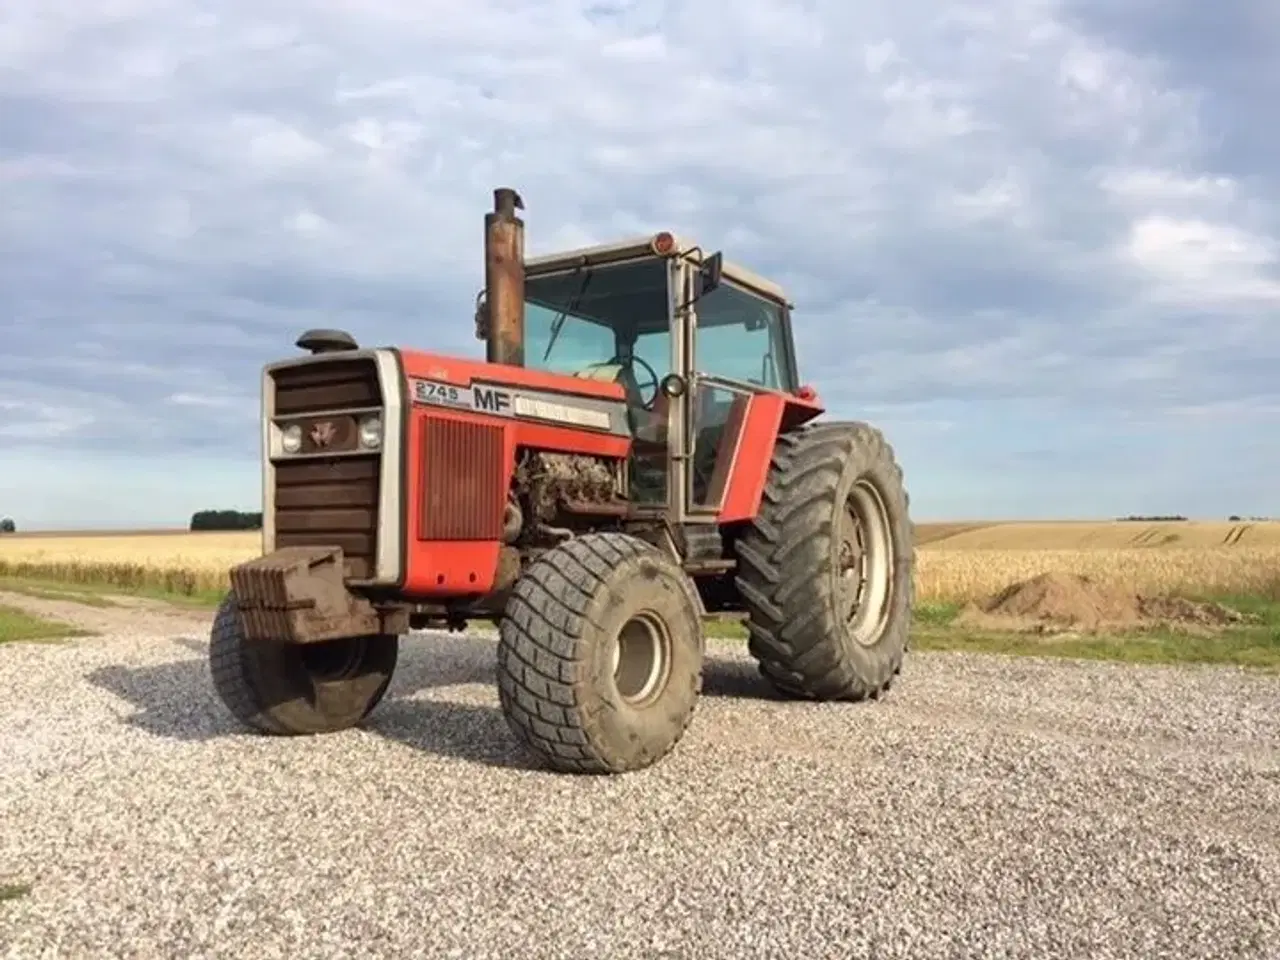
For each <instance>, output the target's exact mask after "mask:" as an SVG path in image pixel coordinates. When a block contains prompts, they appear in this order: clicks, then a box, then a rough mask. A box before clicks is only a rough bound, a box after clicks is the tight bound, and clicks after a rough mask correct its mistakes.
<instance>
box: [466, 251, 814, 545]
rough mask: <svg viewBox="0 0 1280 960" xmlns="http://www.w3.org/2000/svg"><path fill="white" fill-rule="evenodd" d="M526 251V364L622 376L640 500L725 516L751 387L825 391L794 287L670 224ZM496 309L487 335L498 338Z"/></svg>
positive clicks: (678, 514)
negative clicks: (803, 381) (798, 326)
mask: <svg viewBox="0 0 1280 960" xmlns="http://www.w3.org/2000/svg"><path fill="white" fill-rule="evenodd" d="M523 262H524V276H523V289H522V292H521V294H520V296H521V301H522V308H523V309H522V312H523V331H522V334H521V335H520V342H521V343H522V345H523V351H522V353H523V355H522V357H520V358H519V359H520V360H521V361H522V363H521V364H520V365H522V366H524V367H526V368H528V369H531V370H541V371H546V372H551V373H559V374H567V375H571V376H575V377H580V378H586V379H593V380H604V381H609V382H614V383H618V384H620V385H621V386H622V387H623V390H624V392H625V396H626V405H627V415H628V423H629V425H630V428H631V433H632V437H633V444H632V450H631V456H630V463H629V474H630V484H629V499H630V501H631V502H632V503H633V504H635V505H636V506H637V507H638V508H644V507H646V506H648V507H652V508H654V509H655V510H658V509H661V510H663V511H665V512H666V513H667V515H668V516H671V517H673V518H674V519H677V520H679V521H680V522H685V523H697V522H700V521H702V522H712V521H715V520H716V519H717V518H718V517H719V515H720V512H721V508H722V506H723V503H724V498H725V495H726V492H727V482H728V479H729V475H730V466H731V464H732V461H733V458H734V456H735V453H736V451H737V448H738V445H739V443H740V441H741V439H742V431H743V427H744V421H745V414H746V409H747V405H748V401H749V400H750V398H751V397H752V396H754V395H756V394H759V393H775V394H787V395H790V396H791V397H792V398H793V399H795V398H796V397H797V395H800V396H802V397H803V400H802V402H805V401H812V399H813V398H812V395H810V394H807V393H802V392H801V388H800V385H799V382H798V376H797V373H796V358H795V347H794V342H793V339H792V333H791V318H790V310H789V304H788V302H787V299H786V296H785V295H784V293H783V291H782V289H781V288H780V287H778V286H777V285H776V284H773V283H771V282H769V281H768V280H765V279H764V278H762V277H759V276H756V275H755V274H753V273H752V272H750V271H749V270H746V269H744V268H742V267H740V266H737V265H736V264H732V263H728V262H726V261H725V260H724V259H723V257H722V255H721V254H720V253H714V254H711V255H705V254H704V253H703V251H702V248H701V247H698V246H697V245H695V244H691V243H687V242H685V241H682V240H680V239H678V238H677V237H675V236H673V235H672V234H670V233H659V234H657V235H654V236H647V237H640V238H636V239H634V240H629V241H623V242H620V243H614V244H608V245H602V246H595V247H588V248H584V249H578V250H571V251H567V252H563V253H555V254H551V255H548V256H542V257H537V258H529V259H526V260H524V261H523ZM484 313H485V310H484V308H483V306H482V308H481V311H480V316H478V320H479V322H478V326H477V334H478V336H481V337H484V338H486V339H488V338H489V334H490V331H489V329H488V326H487V323H486V320H485V318H484V317H483V314H484ZM495 359H499V360H500V361H501V359H502V358H501V357H498V358H495ZM812 411H813V412H812V414H810V415H811V416H812V415H817V413H819V412H820V408H818V407H816V405H815V406H813V408H812ZM806 419H807V417H806ZM726 440H727V441H729V442H727V443H726Z"/></svg>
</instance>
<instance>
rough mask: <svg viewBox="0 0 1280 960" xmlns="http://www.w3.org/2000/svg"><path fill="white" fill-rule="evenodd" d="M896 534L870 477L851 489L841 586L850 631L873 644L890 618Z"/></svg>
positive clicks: (842, 526)
mask: <svg viewBox="0 0 1280 960" xmlns="http://www.w3.org/2000/svg"><path fill="white" fill-rule="evenodd" d="M894 560H895V558H894V550H893V536H892V534H891V533H890V525H889V510H888V508H887V507H886V506H885V503H884V499H883V498H882V497H881V496H880V492H879V491H878V490H877V489H876V488H875V487H874V486H873V485H872V484H871V483H870V482H869V481H866V480H860V481H858V483H856V484H854V487H853V489H852V490H851V491H849V497H848V499H847V501H846V502H845V509H844V511H843V514H842V516H841V518H840V542H839V546H838V554H837V590H838V593H839V597H840V604H841V612H842V614H843V619H844V621H845V623H846V626H847V627H848V629H849V632H850V635H851V636H852V637H853V638H854V639H855V640H856V641H857V642H858V643H860V644H863V645H868V646H869V645H871V644H874V643H875V642H876V641H877V640H878V639H879V637H880V633H881V631H882V630H883V629H884V624H885V621H886V620H887V619H888V615H889V607H890V601H891V599H892V595H893V569H894Z"/></svg>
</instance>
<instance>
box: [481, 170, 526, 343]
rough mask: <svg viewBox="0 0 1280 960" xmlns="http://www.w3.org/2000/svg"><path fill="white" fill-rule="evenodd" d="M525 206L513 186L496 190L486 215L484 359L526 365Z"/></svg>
mask: <svg viewBox="0 0 1280 960" xmlns="http://www.w3.org/2000/svg"><path fill="white" fill-rule="evenodd" d="M523 209H524V201H523V200H521V199H520V194H518V193H516V192H515V191H514V190H512V189H511V188H510V187H499V188H498V189H497V190H495V191H493V213H486V214H485V216H484V298H485V305H486V308H487V311H488V318H487V319H488V333H487V336H486V337H485V359H486V360H488V361H489V362H490V363H505V364H508V365H510V366H513V367H523V366H524V221H523V220H521V219H520V218H519V217H517V216H516V211H517V210H523Z"/></svg>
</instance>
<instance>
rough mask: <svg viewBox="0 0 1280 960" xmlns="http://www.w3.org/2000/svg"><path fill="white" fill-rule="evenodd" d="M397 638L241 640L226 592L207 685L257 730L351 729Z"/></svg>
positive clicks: (385, 672) (378, 693) (394, 654)
mask: <svg viewBox="0 0 1280 960" xmlns="http://www.w3.org/2000/svg"><path fill="white" fill-rule="evenodd" d="M399 652H400V638H399V637H396V636H385V635H375V636H368V637H351V638H344V639H341V640H328V641H325V642H322V643H310V644H289V643H270V642H259V641H249V640H246V639H245V636H244V629H243V627H242V626H241V622H240V611H239V610H238V609H237V606H236V599H235V595H234V594H228V595H227V596H226V597H225V598H224V599H223V601H222V604H221V605H220V606H219V607H218V613H217V615H216V617H215V618H214V622H213V631H212V633H211V634H210V638H209V669H210V671H211V672H212V674H213V686H214V689H215V690H217V692H218V696H219V698H221V700H222V702H223V704H225V705H226V707H227V709H228V710H230V711H231V714H232V716H234V717H235V718H236V719H237V720H239V721H240V722H241V723H242V724H244V725H245V726H247V727H249V728H251V729H253V730H256V731H258V732H259V733H267V734H274V735H277V736H291V735H292V736H297V735H303V734H316V733H332V732H334V731H336V730H344V729H346V728H348V727H353V726H355V725H356V724H358V723H359V722H360V721H361V720H363V719H364V718H365V717H366V716H368V715H369V713H370V712H371V711H372V710H373V708H374V707H376V706H377V705H378V703H379V702H380V701H381V700H382V697H383V695H384V694H386V692H387V687H388V685H390V683H391V677H392V675H393V674H394V673H395V669H396V660H397V659H398V657H399Z"/></svg>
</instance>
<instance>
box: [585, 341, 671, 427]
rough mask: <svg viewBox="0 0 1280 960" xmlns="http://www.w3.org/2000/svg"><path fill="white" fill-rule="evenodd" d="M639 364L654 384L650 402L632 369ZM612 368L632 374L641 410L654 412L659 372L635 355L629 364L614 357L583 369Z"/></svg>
mask: <svg viewBox="0 0 1280 960" xmlns="http://www.w3.org/2000/svg"><path fill="white" fill-rule="evenodd" d="M637 363H638V364H640V366H642V367H644V368H645V370H646V371H648V373H649V379H650V380H651V381H652V383H653V396H652V397H650V398H649V399H648V400H645V398H644V389H643V388H642V386H641V384H640V383H638V382H637V381H636V375H635V371H634V370H633V369H632V368H633V367H634V366H635V365H636V364H637ZM612 366H620V367H622V368H623V370H626V371H627V372H628V373H630V374H631V382H632V383H634V384H635V389H636V393H638V394H639V395H640V404H639V405H640V408H641V409H642V410H647V411H650V412H652V411H653V405H654V404H655V403H656V402H657V400H658V372H657V371H656V370H654V369H653V367H651V366H649V363H648V361H646V360H643V359H641V358H640V357H637V356H636V355H635V354H634V353H633V354H632V355H631V357H630V361H629V362H628V361H627V360H625V359H623V358H622V357H619V356H614V357H611V358H610V359H608V360H601V361H599V362H597V363H589V364H587V365H586V366H585V367H583V368H582V369H583V370H584V371H586V370H594V369H596V368H597V367H612ZM627 386H628V384H626V383H624V384H623V387H624V388H626V387H627ZM644 386H645V387H648V386H649V382H648V381H646V382H645V384H644ZM629 392H630V391H629V390H628V393H629Z"/></svg>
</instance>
